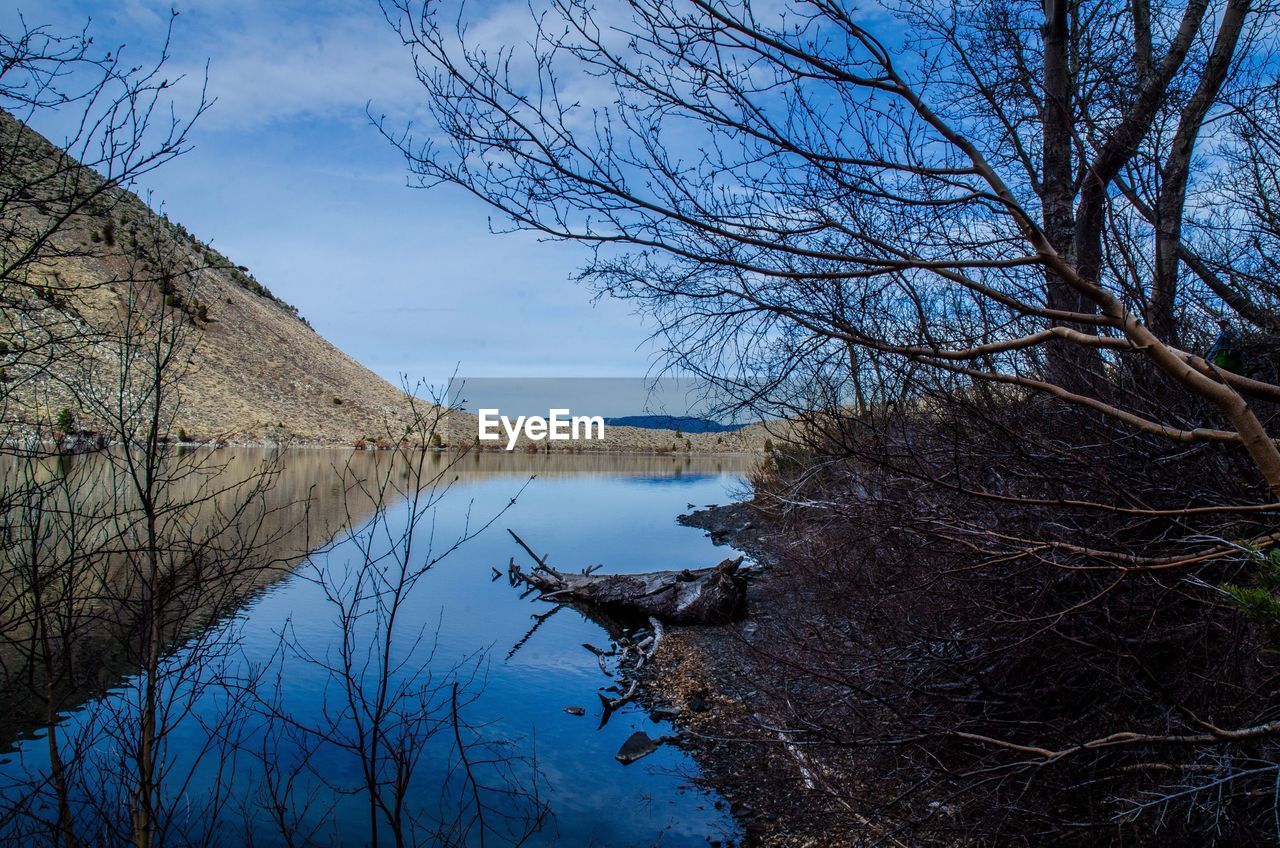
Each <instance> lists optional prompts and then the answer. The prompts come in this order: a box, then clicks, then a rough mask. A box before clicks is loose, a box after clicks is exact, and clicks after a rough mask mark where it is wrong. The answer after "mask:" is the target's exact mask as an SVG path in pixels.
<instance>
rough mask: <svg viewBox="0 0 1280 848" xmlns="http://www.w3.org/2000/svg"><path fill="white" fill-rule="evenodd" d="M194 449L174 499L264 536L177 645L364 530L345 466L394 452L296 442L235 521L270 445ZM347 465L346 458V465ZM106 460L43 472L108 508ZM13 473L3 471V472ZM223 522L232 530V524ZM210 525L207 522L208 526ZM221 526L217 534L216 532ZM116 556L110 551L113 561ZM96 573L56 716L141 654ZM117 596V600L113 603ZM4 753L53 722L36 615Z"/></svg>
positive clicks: (729, 467)
mask: <svg viewBox="0 0 1280 848" xmlns="http://www.w3.org/2000/svg"><path fill="white" fill-rule="evenodd" d="M195 456H199V457H205V458H208V459H209V460H210V461H211V462H212V463H213V464H214V465H216V468H217V473H216V476H214V477H213V478H211V479H210V478H208V477H202V478H194V477H192V478H185V479H179V480H177V481H176V482H175V483H174V484H172V485H171V486H170V487H169V491H168V496H169V498H170V499H171V501H173V502H175V503H180V502H183V501H184V500H190V499H193V498H195V496H196V494H197V491H198V490H199V488H200V486H201V485H204V486H206V487H217V488H218V489H220V491H219V493H218V494H217V495H215V496H214V497H212V498H210V499H209V501H208V502H206V503H204V504H202V505H201V506H200V507H199V508H196V509H194V510H193V511H192V512H191V513H190V514H189V515H188V516H187V517H186V519H185V520H186V521H187V522H188V524H189V525H190V526H192V527H193V528H194V529H195V531H196V532H197V534H201V535H203V534H212V535H213V537H214V538H215V539H216V538H219V537H224V538H227V539H229V544H233V543H234V540H235V536H236V535H237V534H238V533H241V532H244V531H246V530H247V529H257V530H259V531H260V532H259V533H258V538H259V539H262V540H266V541H265V543H264V544H262V546H261V547H260V548H259V549H257V550H256V551H255V556H254V563H255V565H253V566H252V567H249V568H246V569H244V570H242V571H239V572H237V573H236V574H235V576H234V579H233V582H232V583H231V585H226V586H222V587H219V588H218V590H217V591H215V592H213V593H212V594H208V595H206V594H204V593H201V592H199V591H198V590H193V592H189V593H187V595H186V596H179V597H175V598H174V599H173V601H172V604H173V605H174V606H175V607H176V609H177V612H178V614H177V615H175V616H174V618H175V620H176V622H177V623H176V624H175V625H174V626H173V627H171V628H168V629H167V632H165V634H164V635H165V639H166V641H167V643H168V644H169V645H171V646H177V645H179V644H181V643H183V642H185V641H186V640H188V639H190V638H191V637H192V636H193V635H195V634H196V633H197V632H199V631H200V630H201V629H202V628H205V627H208V626H210V625H212V624H215V623H217V621H218V620H219V619H221V618H224V617H225V616H227V615H229V614H231V613H233V612H234V611H235V610H236V609H238V608H240V607H242V606H243V605H244V604H245V603H247V602H248V601H249V600H251V599H252V598H253V597H255V596H256V595H257V594H259V593H260V592H262V591H265V590H266V589H267V588H269V587H270V586H272V585H273V584H275V583H276V582H277V581H279V580H280V579H282V578H284V577H285V576H287V575H288V574H289V573H290V572H291V570H292V568H293V567H294V566H295V565H296V564H297V562H298V561H299V560H300V559H301V558H302V557H303V556H305V555H306V554H307V553H308V552H310V551H312V550H314V549H316V548H317V547H320V546H321V545H324V544H326V543H328V542H329V541H331V540H332V539H334V537H335V536H337V535H339V534H340V533H342V532H343V531H344V529H346V528H347V527H348V526H349V525H350V526H352V527H353V528H354V527H359V526H360V525H362V524H363V523H364V522H366V521H367V520H368V519H369V518H370V517H371V516H372V514H373V510H374V504H373V502H372V500H371V499H370V497H369V495H368V493H367V492H365V491H363V490H362V489H361V488H360V487H354V488H352V489H351V490H350V491H348V492H347V493H345V494H344V486H343V484H342V479H343V478H342V476H341V474H340V472H341V470H342V469H344V468H349V469H350V471H351V473H352V475H353V476H355V477H359V478H362V479H369V478H371V477H373V476H374V475H375V474H377V473H378V472H379V471H380V470H381V471H383V472H385V470H386V469H387V467H388V465H389V463H391V462H393V461H394V457H393V455H392V454H390V453H386V452H374V451H369V452H352V451H349V450H293V451H288V452H285V453H284V454H279V455H278V456H279V457H280V459H281V464H280V469H279V473H278V475H277V476H276V478H275V480H274V483H273V485H272V486H271V487H270V488H269V489H267V490H266V491H265V492H264V493H263V494H262V495H261V497H260V499H259V502H258V505H257V506H256V507H255V509H252V510H249V511H247V512H246V513H245V514H243V515H242V516H241V517H240V518H239V519H238V521H235V522H230V523H226V518H225V516H226V514H228V513H231V512H233V507H234V505H235V504H237V503H239V502H241V501H243V495H242V493H241V492H239V491H238V490H237V487H236V486H235V485H234V484H235V483H237V482H238V481H242V480H245V479H247V478H249V477H251V476H253V475H254V474H255V472H256V471H258V469H260V468H261V467H262V466H263V464H264V463H265V462H267V461H268V460H270V459H271V458H272V457H273V456H277V454H274V453H273V452H271V451H269V450H264V449H234V450H232V449H228V450H222V451H215V452H207V451H203V452H200V453H198V454H196V455H195ZM754 461H755V460H754V458H753V457H749V456H741V455H725V456H715V455H711V456H709V455H705V454H704V455H693V456H679V455H675V456H653V455H623V454H604V453H602V454H559V453H557V454H525V453H475V454H469V455H462V456H459V455H458V454H454V453H447V452H446V453H438V454H432V455H430V456H429V457H428V458H427V462H428V469H429V472H428V473H433V472H435V473H440V474H442V475H443V480H442V482H448V481H450V480H452V479H453V478H454V477H455V476H456V477H457V478H458V479H460V480H462V481H464V482H465V481H467V480H482V479H488V478H501V477H510V478H513V479H518V478H525V477H529V476H531V475H537V476H538V477H540V478H554V477H569V476H579V475H587V476H623V477H628V478H635V479H637V480H640V481H643V482H644V483H646V484H666V483H675V482H679V481H681V480H693V479H699V478H704V477H707V476H710V475H717V474H726V473H727V474H746V473H748V472H749V471H750V469H751V467H752V465H753V464H754ZM348 463H349V465H348ZM108 468H109V465H108V463H107V462H105V461H104V459H103V457H101V456H92V455H89V456H79V457H69V458H64V459H63V460H62V461H60V462H59V463H52V462H51V463H50V465H49V468H48V469H47V473H55V469H58V471H57V473H63V474H68V475H74V477H73V479H75V480H76V481H77V482H78V483H80V484H81V485H83V486H84V488H85V490H86V491H85V492H84V497H83V499H82V504H81V508H82V509H85V508H88V509H90V510H92V509H94V508H95V505H97V507H99V508H101V509H102V510H103V511H104V514H105V511H106V510H109V509H111V508H112V498H113V497H114V496H113V495H112V492H113V491H118V490H119V489H118V487H117V485H115V484H114V483H113V482H112V479H111V477H110V475H109V474H108V473H107V471H108ZM9 471H11V469H8V468H3V467H0V473H5V472H9ZM224 523H225V526H224ZM202 524H203V525H204V526H203V527H202V526H201V525H202ZM215 528H216V529H217V530H218V531H220V532H214V530H215ZM110 559H111V558H110V557H109V556H108V557H104V560H105V561H109V560H110ZM95 574H97V575H98V576H99V585H95V586H88V587H85V588H84V591H85V592H86V593H87V596H88V597H91V598H93V599H94V601H93V603H94V604H96V605H97V609H96V610H95V611H94V613H93V614H92V615H91V616H89V617H88V618H87V623H86V624H85V625H84V626H82V627H80V628H79V629H78V630H77V632H76V634H75V649H74V651H73V653H72V655H71V656H69V657H62V658H60V660H62V663H61V664H62V666H63V670H62V671H61V672H60V673H59V674H58V676H57V678H56V679H55V682H54V684H53V685H52V687H48V689H51V690H52V692H53V698H54V700H55V701H56V703H57V706H58V711H59V712H64V713H65V712H69V711H71V710H74V709H76V708H77V707H79V706H80V705H82V704H83V703H85V702H86V701H87V700H89V699H91V698H92V697H94V696H95V695H96V694H97V693H99V692H101V691H103V690H104V689H105V688H106V687H109V686H111V685H113V684H115V683H117V682H118V681H120V680H121V679H123V678H124V677H126V676H127V675H129V674H132V673H134V672H135V671H136V670H137V668H138V666H137V660H136V657H137V656H138V651H137V650H136V645H137V644H138V642H137V640H138V639H139V636H138V634H137V633H136V629H137V628H136V620H134V618H133V617H132V616H131V613H130V609H131V608H132V605H133V604H134V603H135V602H136V600H137V599H136V598H134V597H130V596H127V595H125V596H122V595H121V594H120V593H119V591H118V589H117V588H116V587H114V586H113V587H108V586H105V585H103V584H104V583H105V582H109V581H110V580H111V579H112V574H113V571H112V569H111V568H110V567H104V568H102V569H100V570H98V571H95ZM12 594H13V593H12V592H11V591H9V590H0V595H3V596H4V600H5V601H6V602H8V603H9V604H11V603H12V602H13V601H15V600H19V601H20V599H15V598H14V597H12ZM106 599H114V600H110V601H108V600H106ZM0 628H3V632H2V634H0V635H2V636H3V639H2V640H0V750H5V749H8V748H9V747H10V746H11V744H12V743H13V741H14V740H15V739H17V738H20V737H22V736H25V735H28V734H30V733H31V732H33V731H35V730H37V729H38V728H40V727H41V726H43V725H44V724H45V716H46V706H45V703H44V701H43V699H42V698H41V697H40V696H39V695H36V694H35V693H40V694H43V693H45V692H46V691H48V689H47V683H48V681H47V678H46V676H45V674H44V673H43V671H42V670H41V668H40V666H39V664H37V663H33V662H32V658H31V656H30V646H31V644H32V629H31V627H30V625H29V623H24V622H22V621H21V620H20V619H18V618H10V619H6V620H4V621H3V622H2V623H0Z"/></svg>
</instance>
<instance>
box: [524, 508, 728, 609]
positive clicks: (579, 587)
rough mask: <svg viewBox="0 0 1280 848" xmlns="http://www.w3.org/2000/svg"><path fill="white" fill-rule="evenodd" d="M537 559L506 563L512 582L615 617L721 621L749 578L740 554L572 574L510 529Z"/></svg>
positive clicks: (546, 595) (566, 602)
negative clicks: (707, 562) (707, 561)
mask: <svg viewBox="0 0 1280 848" xmlns="http://www.w3.org/2000/svg"><path fill="white" fill-rule="evenodd" d="M507 532H508V533H511V535H512V537H513V538H514V539H515V540H516V541H517V542H519V543H520V546H521V547H522V548H524V549H525V550H526V551H527V552H528V553H529V556H531V557H533V559H534V562H535V563H537V564H536V565H535V566H534V567H533V568H532V569H531V570H529V571H525V570H524V569H522V568H520V566H518V565H516V563H515V560H512V561H511V564H510V566H509V577H510V580H511V582H512V584H513V585H519V584H524V585H526V586H528V587H529V588H531V589H534V590H536V591H537V592H539V593H540V594H541V597H542V599H543V600H547V601H555V602H558V603H565V604H570V605H573V606H580V607H585V608H587V609H588V610H596V611H599V612H602V613H605V614H606V615H608V616H611V617H613V618H616V619H619V620H628V619H631V620H638V621H647V620H648V619H651V618H653V619H657V620H658V621H660V622H663V623H666V624H724V623H726V622H729V621H732V620H733V619H734V618H736V617H737V615H738V614H739V613H740V612H741V611H742V606H743V601H744V599H745V597H746V590H747V578H746V575H745V574H742V573H740V572H739V566H741V565H742V557H738V558H737V559H726V560H724V561H723V562H721V563H720V564H719V565H715V566H712V567H711V568H699V569H692V570H691V569H687V568H686V569H681V570H678V571H650V572H645V573H642V574H595V573H593V572H592V570H591V569H588V570H586V571H583V572H580V573H577V574H574V573H567V572H561V571H557V570H556V569H554V568H552V567H551V566H549V565H547V563H546V560H545V559H544V558H543V557H540V556H538V555H537V554H536V553H534V552H533V550H532V549H531V548H530V547H529V546H528V545H526V544H525V543H524V540H522V539H521V538H520V537H519V536H517V535H516V534H515V533H514V532H512V531H510V530H508V531H507Z"/></svg>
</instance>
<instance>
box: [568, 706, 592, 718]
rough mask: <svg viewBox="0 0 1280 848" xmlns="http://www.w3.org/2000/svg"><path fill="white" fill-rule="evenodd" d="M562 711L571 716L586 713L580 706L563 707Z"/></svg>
mask: <svg viewBox="0 0 1280 848" xmlns="http://www.w3.org/2000/svg"><path fill="white" fill-rule="evenodd" d="M564 711H565V712H567V713H568V714H569V715H571V716H581V715H586V714H587V711H586V710H585V709H584V708H582V707H565V708H564Z"/></svg>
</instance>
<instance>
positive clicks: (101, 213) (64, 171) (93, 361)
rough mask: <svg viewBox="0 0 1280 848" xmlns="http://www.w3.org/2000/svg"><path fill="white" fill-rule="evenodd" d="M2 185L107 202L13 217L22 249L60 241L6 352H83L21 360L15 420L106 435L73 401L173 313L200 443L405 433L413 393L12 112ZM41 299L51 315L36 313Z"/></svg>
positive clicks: (189, 412) (186, 421) (7, 118)
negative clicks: (161, 316) (135, 329)
mask: <svg viewBox="0 0 1280 848" xmlns="http://www.w3.org/2000/svg"><path fill="white" fill-rule="evenodd" d="M0 172H3V173H0V179H2V180H3V181H4V182H5V183H6V185H4V186H3V187H0V188H3V189H4V191H5V195H4V196H5V197H6V198H13V197H15V196H16V195H17V194H18V193H20V192H23V191H25V192H27V193H28V194H31V193H33V192H35V191H39V190H46V189H47V190H49V191H51V192H52V191H54V190H61V191H62V192H63V193H64V195H63V196H65V191H66V189H65V186H66V185H67V184H68V181H69V180H72V179H74V181H76V182H77V185H78V189H77V190H78V191H81V192H84V193H86V194H90V195H94V196H93V199H92V201H91V202H89V203H88V205H87V206H85V207H84V208H82V209H80V210H79V211H78V212H77V213H76V214H74V215H71V216H68V217H67V220H66V221H65V223H63V224H61V225H60V226H58V227H57V228H54V227H53V226H51V221H53V220H55V216H59V215H61V214H62V213H63V209H62V208H60V207H59V206H58V204H56V203H53V202H50V203H47V204H42V203H41V199H40V197H39V196H35V197H33V198H31V199H30V202H27V203H17V202H12V203H8V204H7V205H6V207H5V209H4V212H5V215H4V218H5V220H4V224H5V227H4V230H5V232H4V234H3V235H4V236H7V238H6V241H8V242H9V244H8V245H6V247H8V248H10V249H12V248H13V247H14V246H15V245H16V244H18V243H19V242H20V237H21V235H22V234H24V233H35V232H48V231H51V230H53V231H54V234H53V237H52V239H51V240H50V244H49V246H48V248H47V249H46V250H45V251H44V253H43V254H42V258H41V260H40V261H39V262H38V263H36V264H34V265H32V266H31V267H30V268H29V269H28V270H27V271H26V272H25V274H24V277H25V279H22V280H19V281H16V282H15V281H14V280H6V281H5V282H6V295H7V297H6V300H7V301H10V302H12V301H13V299H14V298H15V297H23V298H25V300H24V301H23V302H22V304H20V308H17V309H11V310H6V315H5V318H6V322H5V323H6V326H5V328H4V332H3V337H4V339H5V340H6V342H5V344H6V348H5V351H6V352H8V351H23V350H31V349H34V348H36V347H38V346H39V345H40V344H41V343H47V342H48V340H49V339H50V338H51V337H53V336H58V335H60V336H61V342H62V343H63V344H64V346H65V347H68V348H72V349H74V354H73V355H72V356H71V357H69V358H68V357H66V356H63V357H58V358H57V361H52V362H45V361H41V360H40V359H39V358H32V357H26V358H24V357H23V356H20V355H14V356H12V357H10V359H9V361H8V362H7V363H6V367H5V369H4V371H5V374H4V379H5V380H6V381H7V384H8V385H7V387H6V388H7V395H8V401H9V404H8V405H9V411H8V412H9V418H10V419H11V420H12V419H15V418H16V419H20V420H23V421H26V422H28V423H35V422H41V421H43V422H47V421H50V420H52V419H53V418H55V417H56V411H57V410H60V409H61V408H62V407H64V406H66V407H68V408H70V409H71V410H72V414H73V415H74V417H75V419H76V422H77V424H78V425H79V426H83V427H87V428H94V427H95V424H98V423H100V422H95V421H94V420H93V418H94V415H93V412H92V411H91V410H86V409H83V408H77V406H78V404H77V400H76V397H75V393H74V392H73V391H72V390H71V388H72V386H74V385H75V383H76V381H77V380H79V381H81V382H83V381H84V379H85V376H86V372H96V373H97V374H99V375H105V377H106V379H107V380H109V379H110V378H111V374H112V371H111V369H113V368H117V367H118V364H119V360H120V354H119V347H120V346H119V344H118V343H113V342H112V341H111V340H112V338H113V336H118V335H119V333H118V329H119V328H120V327H121V326H122V323H121V322H122V321H124V320H126V318H125V316H126V315H127V314H128V313H129V310H130V309H131V308H136V305H137V304H139V303H152V302H163V304H164V305H163V306H162V307H161V308H167V309H169V310H170V311H171V313H172V315H173V316H175V317H177V318H179V319H181V322H182V324H183V326H184V327H186V328H187V332H188V335H189V336H190V345H189V349H190V353H189V355H188V357H187V359H188V361H187V362H185V363H178V365H179V367H180V371H181V376H180V381H179V395H180V406H179V409H178V412H177V417H176V419H175V422H174V423H175V426H176V427H180V428H181V429H183V430H185V431H186V432H187V433H188V434H189V435H190V436H191V437H192V438H194V439H200V440H226V441H230V442H262V441H273V442H283V443H297V442H302V443H330V444H351V443H352V442H353V441H354V440H356V439H361V438H365V437H368V436H376V435H378V434H381V433H383V432H385V430H386V425H387V422H399V421H402V420H404V418H405V416H406V400H405V395H404V393H403V392H402V391H401V390H400V389H398V388H396V387H395V386H392V385H391V384H389V383H387V382H386V381H385V380H383V379H382V378H380V377H378V376H377V375H376V374H374V373H373V372H371V371H370V370H369V369H367V368H365V367H364V366H363V365H361V364H360V363H359V362H356V361H355V360H354V359H352V358H351V357H350V356H348V355H346V354H345V353H343V352H342V351H341V350H339V349H338V348H336V347H334V346H333V345H332V344H330V343H329V342H327V341H326V340H325V339H323V338H322V337H321V336H320V335H318V334H317V333H316V332H315V331H314V330H313V329H312V328H311V327H310V326H309V325H308V324H307V322H306V321H305V320H304V319H303V318H302V317H300V316H299V315H298V312H297V310H296V309H294V308H293V307H292V306H290V305H288V304H286V303H284V302H283V301H281V300H280V299H279V298H277V297H275V296H274V295H273V294H272V293H271V291H270V290H269V289H267V288H266V287H265V286H263V285H262V284H261V283H259V282H258V281H257V280H256V279H255V278H254V277H253V276H252V274H251V273H249V270H248V269H247V268H245V267H243V266H238V265H236V264H235V263H234V262H233V261H232V260H231V259H229V258H228V257H226V256H224V255H223V254H222V253H220V252H219V251H217V250H215V249H214V248H213V247H212V246H210V245H209V244H207V243H205V242H203V241H201V240H200V239H198V238H196V237H195V236H193V235H191V234H190V233H188V232H187V230H186V229H185V228H184V227H182V226H181V225H179V224H176V223H173V222H171V221H169V220H168V218H167V217H165V216H163V215H159V214H157V213H156V212H155V211H153V210H152V209H151V208H149V207H148V206H147V204H145V203H144V202H143V201H142V200H141V199H140V198H139V197H138V196H137V195H135V194H133V193H131V192H128V191H124V190H120V189H116V188H106V190H103V189H104V186H105V183H104V180H103V178H102V177H101V176H100V175H98V174H97V173H95V172H93V171H90V170H89V169H87V168H83V167H82V166H78V165H77V164H76V163H74V161H73V160H71V159H70V157H68V156H67V154H65V153H64V152H63V151H62V150H61V149H59V148H58V147H57V146H55V145H54V144H52V143H51V142H49V141H48V140H47V139H45V138H44V137H43V136H41V135H39V134H38V133H36V132H35V131H34V130H32V129H30V128H29V127H27V126H25V125H24V124H23V123H22V122H21V121H19V120H17V119H16V118H14V117H13V116H11V115H9V114H8V113H5V112H2V111H0ZM33 187H36V188H34V189H33ZM50 187H51V188H50ZM33 293H34V296H35V297H34V299H38V300H42V301H43V302H39V303H34V304H33V302H32V301H33V296H32V295H33ZM157 299H159V300H157ZM51 328H60V329H51ZM80 406H81V407H83V406H84V405H83V404H80Z"/></svg>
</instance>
